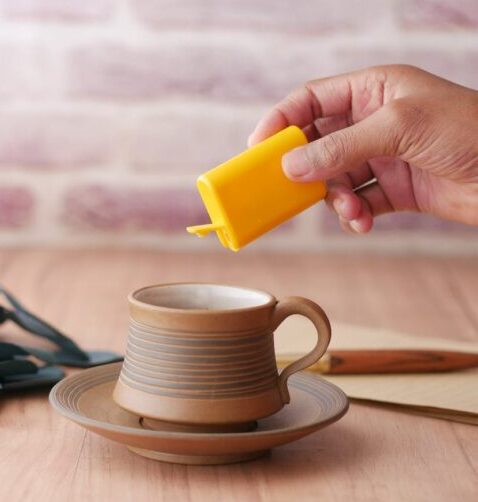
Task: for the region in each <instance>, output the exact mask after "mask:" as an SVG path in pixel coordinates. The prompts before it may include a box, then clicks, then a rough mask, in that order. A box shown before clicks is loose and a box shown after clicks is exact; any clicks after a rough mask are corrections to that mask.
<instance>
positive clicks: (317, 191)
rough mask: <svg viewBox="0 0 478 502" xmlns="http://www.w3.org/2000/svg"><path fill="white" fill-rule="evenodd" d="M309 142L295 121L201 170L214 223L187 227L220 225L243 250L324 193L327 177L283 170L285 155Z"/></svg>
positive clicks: (226, 238)
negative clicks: (295, 175)
mask: <svg viewBox="0 0 478 502" xmlns="http://www.w3.org/2000/svg"><path fill="white" fill-rule="evenodd" d="M306 143H307V138H306V136H305V134H304V133H303V132H302V130H301V129H299V128H298V127H296V126H290V127H287V128H286V129H283V130H282V131H280V132H278V133H277V134H274V135H273V136H271V137H270V138H267V139H266V140H264V141H262V142H261V143H258V144H257V145H255V146H253V147H252V148H249V149H248V150H246V151H245V152H243V153H241V154H239V155H237V156H236V157H234V158H232V159H230V160H228V161H227V162H224V163H223V164H221V165H219V166H218V167H216V168H214V169H211V170H210V171H208V172H206V173H204V174H202V175H201V176H199V178H198V180H197V187H198V190H199V194H200V195H201V198H202V200H203V202H204V205H205V206H206V209H207V212H208V214H209V217H210V218H211V223H208V224H205V225H198V226H193V227H188V228H187V231H188V232H189V233H193V234H196V235H198V236H199V237H204V236H206V235H207V234H209V233H210V232H213V231H215V232H216V233H217V236H218V238H219V240H220V242H221V243H222V245H223V246H225V247H227V248H229V249H232V250H233V251H238V250H239V249H240V248H242V247H244V246H245V245H246V244H248V243H250V242H251V241H253V240H254V239H257V238H258V237H260V236H261V235H263V234H264V233H266V232H268V231H269V230H272V229H273V228H274V227H276V226H278V225H280V224H281V223H283V222H284V221H286V220H288V219H290V218H292V217H293V216H295V215H297V214H299V213H300V212H302V211H303V210H304V209H306V208H308V207H310V206H312V205H313V204H315V203H316V202H318V201H319V200H321V199H323V198H324V197H325V195H326V192H327V190H326V186H325V184H324V183H323V182H322V181H313V182H311V183H297V182H293V181H291V180H289V179H288V178H287V177H286V176H285V174H284V173H283V171H282V165H281V164H282V156H283V155H284V154H285V153H287V152H288V151H290V150H292V149H294V148H297V147H299V146H302V145H305V144H306Z"/></svg>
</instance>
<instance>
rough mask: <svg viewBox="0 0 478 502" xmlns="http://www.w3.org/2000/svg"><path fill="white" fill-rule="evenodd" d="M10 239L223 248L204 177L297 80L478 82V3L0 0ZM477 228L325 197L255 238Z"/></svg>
mask: <svg viewBox="0 0 478 502" xmlns="http://www.w3.org/2000/svg"><path fill="white" fill-rule="evenodd" d="M0 61H1V62H2V64H1V65H0V68H1V78H0V245H2V246H3V245H5V246H6V245H29V244H31V245H39V244H40V245H68V246H69V245H74V246H76V245H81V246H92V245H128V246H130V245H147V246H155V247H158V248H161V247H165V248H169V249H176V248H189V249H197V250H203V249H216V250H217V249H219V244H218V243H217V242H216V241H215V240H214V239H209V240H202V241H199V240H197V239H195V238H193V237H190V236H188V235H186V234H185V232H184V226H185V225H187V224H194V223H200V222H203V221H206V215H205V212H204V209H203V207H202V204H201V202H200V200H199V197H198V195H197V193H196V191H195V188H194V181H195V178H196V176H197V175H198V174H199V173H201V172H202V171H204V170H206V169H209V168H210V167H213V166H214V165H216V164H218V163H220V162H222V161H224V160H226V159H228V158H229V157H231V156H232V155H234V154H236V153H238V152H240V151H241V150H243V149H244V147H245V142H246V138H247V136H248V134H249V133H250V132H251V130H252V127H253V126H254V124H255V122H256V121H257V119H258V118H259V117H260V116H261V114H262V112H263V111H264V110H265V109H266V108H267V107H268V106H270V105H271V104H272V103H273V102H274V101H275V100H277V99H278V98H280V97H281V96H283V95H284V94H285V93H286V92H287V91H288V90H290V89H291V88H293V87H294V86H296V85H297V84H299V83H301V82H303V81H305V80H309V79H311V78H314V77H320V76H325V75H328V74H333V73H337V72H342V71H347V70H350V69H354V68H357V67H361V66H368V65H372V64H378V63H394V62H400V63H411V64H415V65H419V66H422V67H424V68H426V69H428V70H430V71H432V72H435V73H439V74H441V75H443V76H445V77H448V78H451V79H453V80H456V81H458V82H461V83H463V84H465V85H468V86H473V87H478V1H477V0H367V1H364V0H314V1H310V0H296V1H295V2H292V3H291V2H290V1H285V0H260V1H258V0H229V1H226V2H225V1H221V0H201V1H198V0H184V1H176V0H122V1H114V0H81V1H76V0H15V1H12V0H0ZM477 234H478V232H477V230H476V229H471V228H469V227H466V226H464V225H458V224H452V223H447V222H441V221H438V220H436V219H434V218H430V217H423V216H417V215H412V214H403V215H398V216H386V217H383V218H381V219H380V220H379V221H378V223H377V228H376V231H375V232H373V233H372V235H370V236H368V237H365V238H354V237H350V236H345V235H343V234H341V233H340V231H339V229H338V225H337V222H336V221H335V219H334V218H332V217H330V215H328V213H327V212H326V211H324V208H323V207H319V208H312V209H311V210H309V211H307V212H306V213H305V214H304V215H302V216H300V217H298V218H296V219H295V220H294V221H293V222H291V223H289V224H288V225H285V226H284V227H283V228H282V230H278V231H276V232H272V233H271V234H270V235H268V236H267V237H264V238H263V239H261V241H260V242H258V243H257V244H256V245H255V246H254V249H263V248H271V249H280V250H284V249H293V250H300V249H325V250H341V249H362V248H365V249H373V250H389V251H396V250H400V251H401V250H404V251H406V250H423V251H436V252H477V253H478V237H477Z"/></svg>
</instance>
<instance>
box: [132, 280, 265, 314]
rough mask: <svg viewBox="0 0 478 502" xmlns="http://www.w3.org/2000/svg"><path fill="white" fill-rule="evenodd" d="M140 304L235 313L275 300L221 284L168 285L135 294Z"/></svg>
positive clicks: (257, 292) (257, 293)
mask: <svg viewBox="0 0 478 502" xmlns="http://www.w3.org/2000/svg"><path fill="white" fill-rule="evenodd" d="M134 298H135V299H136V300H137V301H140V302H142V303H146V304H148V305H153V306H155V307H162V308H169V309H182V310H235V309H243V308H250V307H260V306H262V305H266V304H267V303H269V302H270V301H271V300H272V299H273V297H272V296H271V295H269V294H268V293H264V292H262V291H256V290H254V289H246V288H237V287H234V286H221V285H218V284H166V285H164V286H151V287H147V288H144V289H141V290H139V291H137V292H136V293H135V294H134Z"/></svg>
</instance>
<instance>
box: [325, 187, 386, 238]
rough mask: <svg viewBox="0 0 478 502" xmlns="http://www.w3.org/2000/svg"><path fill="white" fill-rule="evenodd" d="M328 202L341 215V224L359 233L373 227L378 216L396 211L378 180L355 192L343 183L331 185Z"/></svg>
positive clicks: (344, 227)
mask: <svg viewBox="0 0 478 502" xmlns="http://www.w3.org/2000/svg"><path fill="white" fill-rule="evenodd" d="M326 202H327V205H328V207H329V208H330V209H332V210H333V211H335V213H336V214H337V216H338V217H339V221H340V225H341V227H342V228H343V229H344V230H345V231H349V232H353V233H359V234H363V233H367V232H369V231H370V230H371V229H372V226H373V219H374V218H375V217H376V216H379V215H381V214H385V213H390V212H393V211H395V208H394V207H393V206H392V204H391V203H390V201H389V199H388V197H387V195H386V193H385V192H384V190H383V188H382V187H381V186H380V185H379V183H378V182H374V183H371V184H370V185H367V186H365V187H364V188H360V189H359V190H356V191H355V192H354V191H353V190H352V188H350V187H348V186H345V185H343V184H337V185H331V186H330V187H329V191H328V194H327V200H326Z"/></svg>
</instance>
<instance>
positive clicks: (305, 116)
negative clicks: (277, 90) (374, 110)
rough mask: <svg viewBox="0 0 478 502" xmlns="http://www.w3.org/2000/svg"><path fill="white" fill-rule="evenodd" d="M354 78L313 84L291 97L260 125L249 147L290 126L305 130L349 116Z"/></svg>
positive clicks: (296, 91) (295, 92) (253, 134)
mask: <svg viewBox="0 0 478 502" xmlns="http://www.w3.org/2000/svg"><path fill="white" fill-rule="evenodd" d="M352 75H353V74H347V75H340V76H337V77H330V78H324V79H319V80H314V81H312V82H309V83H306V84H304V85H303V86H302V87H300V88H298V89H296V90H295V91H293V92H292V93H290V94H289V95H288V96H287V97H286V98H285V99H283V100H282V101H281V102H280V103H278V104H277V105H276V106H274V108H272V110H270V111H269V112H268V113H266V115H264V117H263V118H262V119H261V120H260V121H259V123H258V124H257V126H256V128H255V130H254V132H253V133H252V134H251V135H250V136H249V140H248V144H249V146H252V145H254V144H256V143H258V142H259V141H262V140H264V139H266V138H268V137H269V136H271V135H272V134H275V133H276V132H279V131H280V130H282V129H284V128H285V127H287V126H289V125H296V126H298V127H301V128H304V127H306V126H308V125H310V124H311V123H313V122H314V120H316V119H317V118H319V117H326V116H330V115H342V114H346V113H347V112H348V111H349V110H350V103H351V99H352V95H351V86H350V82H349V79H350V78H351V76H352Z"/></svg>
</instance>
